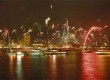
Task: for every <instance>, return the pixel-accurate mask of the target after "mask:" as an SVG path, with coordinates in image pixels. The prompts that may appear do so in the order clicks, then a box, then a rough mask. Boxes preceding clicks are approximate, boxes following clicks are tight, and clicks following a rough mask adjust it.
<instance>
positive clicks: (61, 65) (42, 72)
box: [0, 52, 110, 80]
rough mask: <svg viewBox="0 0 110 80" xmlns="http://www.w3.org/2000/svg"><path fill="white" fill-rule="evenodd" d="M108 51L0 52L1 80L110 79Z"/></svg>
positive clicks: (109, 56)
mask: <svg viewBox="0 0 110 80" xmlns="http://www.w3.org/2000/svg"><path fill="white" fill-rule="evenodd" d="M109 62H110V55H97V54H95V53H82V54H74V55H46V56H44V55H40V56H39V55H36V54H29V55H28V54H26V53H25V54H23V53H21V52H19V53H3V54H0V63H1V64H0V80H110V77H109V73H110V64H109Z"/></svg>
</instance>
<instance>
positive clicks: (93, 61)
mask: <svg viewBox="0 0 110 80" xmlns="http://www.w3.org/2000/svg"><path fill="white" fill-rule="evenodd" d="M97 61H98V58H97V55H96V54H95V53H82V64H81V65H82V80H100V79H99V74H98V63H97Z"/></svg>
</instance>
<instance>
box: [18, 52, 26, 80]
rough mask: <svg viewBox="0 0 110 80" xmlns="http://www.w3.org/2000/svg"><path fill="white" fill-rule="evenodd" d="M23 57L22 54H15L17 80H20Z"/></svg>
mask: <svg viewBox="0 0 110 80" xmlns="http://www.w3.org/2000/svg"><path fill="white" fill-rule="evenodd" d="M23 56H24V54H23V53H21V52H17V63H16V74H17V79H18V80H22V57H23Z"/></svg>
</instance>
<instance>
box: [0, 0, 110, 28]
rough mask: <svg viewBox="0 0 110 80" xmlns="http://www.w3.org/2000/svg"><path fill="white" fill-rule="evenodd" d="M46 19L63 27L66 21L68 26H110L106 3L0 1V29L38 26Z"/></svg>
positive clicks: (90, 0) (97, 0) (109, 7)
mask: <svg viewBox="0 0 110 80" xmlns="http://www.w3.org/2000/svg"><path fill="white" fill-rule="evenodd" d="M50 4H52V5H53V8H52V14H51V8H50ZM48 16H51V17H52V20H53V22H54V23H63V21H64V20H65V19H66V18H67V19H68V20H69V22H70V24H71V25H79V26H88V25H90V26H91V25H101V26H102V25H106V24H107V25H110V23H109V21H110V1H109V0H0V27H1V26H8V27H12V26H20V25H32V24H33V23H34V22H36V21H38V22H40V23H41V24H42V23H44V21H45V18H47V17H48ZM97 19H100V22H97Z"/></svg>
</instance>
